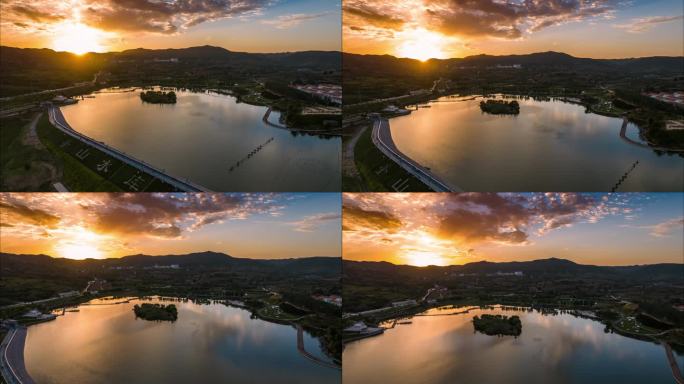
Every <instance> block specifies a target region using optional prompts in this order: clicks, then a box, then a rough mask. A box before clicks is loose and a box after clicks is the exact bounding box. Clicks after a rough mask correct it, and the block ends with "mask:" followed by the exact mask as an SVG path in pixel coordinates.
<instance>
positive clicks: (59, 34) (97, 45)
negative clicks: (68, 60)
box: [52, 23, 105, 55]
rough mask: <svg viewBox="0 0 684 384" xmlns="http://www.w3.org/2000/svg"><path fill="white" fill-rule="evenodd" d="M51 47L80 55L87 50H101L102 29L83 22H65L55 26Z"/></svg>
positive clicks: (103, 48) (102, 49)
mask: <svg viewBox="0 0 684 384" xmlns="http://www.w3.org/2000/svg"><path fill="white" fill-rule="evenodd" d="M56 30H57V31H56V35H55V38H54V40H53V42H52V48H53V49H54V50H56V51H67V52H71V53H75V54H77V55H82V54H84V53H88V52H103V51H104V50H105V47H104V45H103V41H104V39H105V35H104V33H103V32H102V31H99V30H97V29H94V28H90V27H88V26H85V25H83V24H80V23H78V24H73V23H65V24H62V25H61V26H59V27H58V28H56Z"/></svg>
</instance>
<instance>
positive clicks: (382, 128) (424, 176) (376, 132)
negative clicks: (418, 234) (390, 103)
mask: <svg viewBox="0 0 684 384" xmlns="http://www.w3.org/2000/svg"><path fill="white" fill-rule="evenodd" d="M371 138H372V139H373V144H375V146H376V147H377V148H378V149H379V150H380V151H381V152H382V153H384V154H385V155H386V156H387V157H389V158H390V159H392V160H393V161H394V162H395V163H397V164H399V166H400V167H402V168H404V169H405V170H406V171H407V172H408V173H410V174H412V175H413V176H415V177H416V178H417V179H418V180H420V181H422V182H423V183H425V185H427V186H428V187H430V188H431V189H432V190H433V191H435V192H463V190H462V189H460V188H458V187H452V186H450V185H448V184H447V183H446V182H444V181H442V180H441V179H439V178H438V177H437V176H435V175H434V174H433V173H432V172H430V171H429V170H427V169H426V168H425V167H423V166H422V165H420V164H418V163H417V162H415V161H413V160H412V159H411V158H410V157H408V156H406V155H405V154H403V153H402V152H401V151H400V150H399V149H398V148H397V147H396V145H394V141H393V140H392V133H391V132H390V126H389V121H388V120H387V119H378V120H375V121H374V122H373V132H372V134H371Z"/></svg>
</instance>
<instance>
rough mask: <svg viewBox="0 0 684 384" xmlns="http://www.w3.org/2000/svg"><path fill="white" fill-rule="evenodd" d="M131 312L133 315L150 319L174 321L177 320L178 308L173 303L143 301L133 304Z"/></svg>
mask: <svg viewBox="0 0 684 384" xmlns="http://www.w3.org/2000/svg"><path fill="white" fill-rule="evenodd" d="M133 312H134V313H135V317H137V318H141V319H144V320H150V321H176V320H178V309H176V306H175V305H174V304H169V305H164V304H151V303H143V304H141V305H138V304H136V305H134V306H133Z"/></svg>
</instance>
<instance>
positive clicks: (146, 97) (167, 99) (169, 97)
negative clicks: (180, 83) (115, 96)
mask: <svg viewBox="0 0 684 384" xmlns="http://www.w3.org/2000/svg"><path fill="white" fill-rule="evenodd" d="M140 99H141V100H142V101H144V102H146V103H152V104H176V92H173V91H171V92H163V91H147V92H141V93H140Z"/></svg>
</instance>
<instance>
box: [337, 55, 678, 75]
mask: <svg viewBox="0 0 684 384" xmlns="http://www.w3.org/2000/svg"><path fill="white" fill-rule="evenodd" d="M342 62H343V67H344V69H345V72H346V71H353V72H359V73H362V72H365V71H367V72H370V73H373V72H386V73H407V72H416V73H420V72H426V71H437V70H446V69H451V68H454V67H495V66H512V65H516V64H518V65H521V66H523V67H528V68H529V67H537V68H565V69H573V70H577V71H580V70H591V71H611V70H621V71H628V72H635V73H642V72H658V73H663V72H667V73H674V74H682V73H684V57H682V56H677V57H668V56H654V57H640V58H625V59H592V58H578V57H574V56H571V55H568V54H566V53H561V52H539V53H531V54H525V55H503V56H494V55H476V56H467V57H464V58H451V59H430V60H428V61H426V62H422V61H420V60H415V59H407V58H397V57H394V56H390V55H359V54H351V53H344V55H343V59H342Z"/></svg>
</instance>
